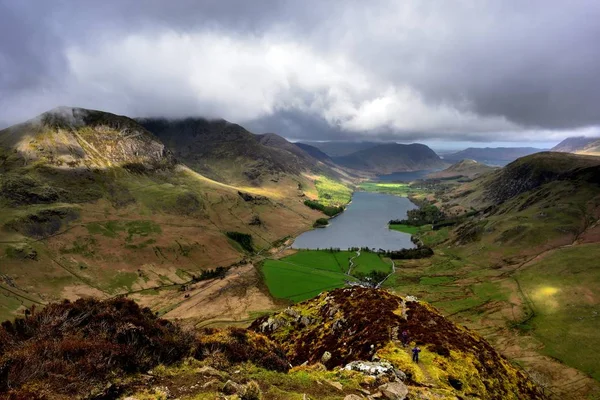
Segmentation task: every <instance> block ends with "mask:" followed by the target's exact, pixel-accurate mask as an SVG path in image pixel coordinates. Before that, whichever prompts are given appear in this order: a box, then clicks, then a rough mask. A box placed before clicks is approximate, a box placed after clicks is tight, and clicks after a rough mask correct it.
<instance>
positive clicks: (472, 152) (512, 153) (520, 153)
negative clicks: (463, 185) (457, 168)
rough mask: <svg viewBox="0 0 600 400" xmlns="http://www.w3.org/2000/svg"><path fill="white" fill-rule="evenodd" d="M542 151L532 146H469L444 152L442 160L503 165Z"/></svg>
mask: <svg viewBox="0 0 600 400" xmlns="http://www.w3.org/2000/svg"><path fill="white" fill-rule="evenodd" d="M540 151H543V150H542V149H536V148H533V147H469V148H468V149H465V150H461V151H459V152H456V153H451V154H445V155H444V161H448V162H458V161H461V160H465V159H468V160H475V161H477V162H480V163H484V164H488V165H499V166H503V165H506V164H508V163H510V162H512V161H515V160H516V159H517V158H520V157H525V156H528V155H530V154H534V153H538V152H540Z"/></svg>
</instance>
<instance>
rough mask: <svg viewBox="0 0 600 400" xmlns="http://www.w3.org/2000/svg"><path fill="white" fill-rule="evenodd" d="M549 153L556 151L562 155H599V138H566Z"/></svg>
mask: <svg viewBox="0 0 600 400" xmlns="http://www.w3.org/2000/svg"><path fill="white" fill-rule="evenodd" d="M550 151H558V152H563V153H577V154H589V155H600V138H598V137H585V136H577V137H570V138H566V139H565V140H563V141H562V142H560V143H559V144H557V145H556V146H554V147H553V148H552V149H550Z"/></svg>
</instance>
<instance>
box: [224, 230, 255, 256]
mask: <svg viewBox="0 0 600 400" xmlns="http://www.w3.org/2000/svg"><path fill="white" fill-rule="evenodd" d="M225 234H226V235H227V237H228V238H230V239H231V240H234V241H236V242H238V243H239V244H240V246H242V248H243V249H244V250H246V251H248V252H250V253H252V252H253V251H254V247H253V246H252V235H248V234H247V233H242V232H227V233H225Z"/></svg>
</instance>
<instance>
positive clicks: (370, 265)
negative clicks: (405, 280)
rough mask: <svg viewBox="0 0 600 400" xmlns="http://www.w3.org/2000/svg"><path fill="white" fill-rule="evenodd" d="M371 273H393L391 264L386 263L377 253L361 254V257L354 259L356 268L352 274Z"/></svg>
mask: <svg viewBox="0 0 600 400" xmlns="http://www.w3.org/2000/svg"><path fill="white" fill-rule="evenodd" d="M371 271H380V272H386V273H390V272H392V265H391V262H390V263H387V262H385V261H384V260H382V259H381V257H379V255H378V254H377V253H365V252H361V254H360V256H359V257H357V258H355V259H354V268H352V274H357V275H359V274H365V275H366V274H368V273H369V272H371Z"/></svg>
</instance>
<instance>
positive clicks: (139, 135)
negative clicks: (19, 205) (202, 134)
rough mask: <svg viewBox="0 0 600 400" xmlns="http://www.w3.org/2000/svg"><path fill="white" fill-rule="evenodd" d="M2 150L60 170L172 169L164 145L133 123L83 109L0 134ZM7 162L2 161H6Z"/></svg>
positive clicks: (61, 110) (62, 109) (55, 113)
mask: <svg viewBox="0 0 600 400" xmlns="http://www.w3.org/2000/svg"><path fill="white" fill-rule="evenodd" d="M0 147H1V148H4V149H11V150H14V152H15V153H16V155H15V156H13V157H8V158H5V161H4V162H3V166H4V167H5V168H6V167H7V164H8V163H9V162H11V160H12V159H13V158H15V157H16V158H18V159H21V160H23V161H24V162H26V163H36V162H39V163H43V164H44V165H48V166H53V167H63V168H76V167H83V168H110V167H114V166H119V167H125V168H134V169H135V168H136V166H139V167H142V168H147V169H160V168H163V167H170V166H173V164H174V160H173V157H172V156H171V154H170V153H169V152H168V151H167V150H166V149H165V146H164V145H163V144H162V143H161V142H160V140H158V139H157V138H156V137H155V136H154V135H152V134H151V133H150V132H149V131H147V130H146V129H144V128H143V127H142V126H140V125H139V124H137V123H136V122H135V121H134V120H132V119H130V118H127V117H123V116H119V115H114V114H109V113H104V112H101V111H95V110H85V109H82V108H69V107H59V108H56V109H54V110H51V111H49V112H46V113H44V114H41V115H40V116H38V117H36V118H34V119H31V120H29V121H27V122H25V123H22V124H19V125H15V126H12V127H9V128H7V129H4V130H2V131H0ZM5 157H6V156H5Z"/></svg>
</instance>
